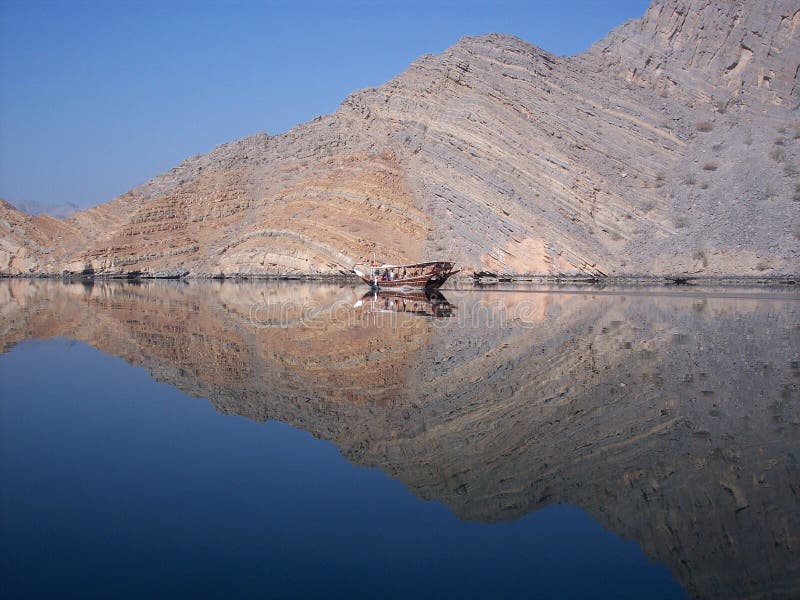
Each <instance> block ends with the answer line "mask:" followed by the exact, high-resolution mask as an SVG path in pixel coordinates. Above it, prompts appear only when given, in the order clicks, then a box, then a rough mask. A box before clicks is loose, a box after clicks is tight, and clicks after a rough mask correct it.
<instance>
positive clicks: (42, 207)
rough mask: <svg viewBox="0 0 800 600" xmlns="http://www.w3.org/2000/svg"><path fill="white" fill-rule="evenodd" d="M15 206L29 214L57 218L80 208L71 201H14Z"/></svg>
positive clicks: (68, 215) (65, 216)
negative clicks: (47, 202)
mask: <svg viewBox="0 0 800 600" xmlns="http://www.w3.org/2000/svg"><path fill="white" fill-rule="evenodd" d="M13 204H14V206H15V207H16V208H18V209H19V210H21V211H22V212H26V213H28V214H29V215H49V216H51V217H55V218H57V219H66V218H67V217H71V216H72V215H74V214H75V213H76V212H78V211H79V210H81V207H80V206H78V205H77V204H73V203H72V202H65V203H64V204H55V205H49V204H42V203H40V202H14V203H13Z"/></svg>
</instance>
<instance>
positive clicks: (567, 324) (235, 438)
mask: <svg viewBox="0 0 800 600" xmlns="http://www.w3.org/2000/svg"><path fill="white" fill-rule="evenodd" d="M363 294H364V289H363V288H356V287H351V286H344V287H340V286H330V285H305V284H293V285H289V284H283V285H281V284H267V283H261V284H230V283H224V284H215V283H191V284H171V283H160V284H156V283H153V284H142V285H131V284H123V283H119V284H118V283H98V284H95V285H93V286H83V285H79V284H75V285H63V284H61V283H57V282H49V281H2V282H0V343H2V350H3V352H4V353H3V354H2V355H0V428H1V430H0V434H1V436H0V469H2V486H1V487H0V494H2V505H1V507H0V510H1V511H2V512H0V527H1V530H0V533H1V534H2V544H0V560H1V561H2V562H1V563H0V569H1V573H0V575H1V577H0V579H1V584H2V587H0V590H2V593H3V595H4V597H53V596H105V597H109V596H118V595H125V596H131V597H142V596H149V595H154V594H155V595H160V596H174V595H183V596H190V595H191V596H222V595H237V596H254V595H259V596H267V597H269V596H275V597H325V598H329V597H344V598H351V597H406V596H415V597H431V598H443V597H458V598H463V597H524V598H588V597H592V598H604V597H605V598H683V597H702V598H744V597H797V596H798V595H800V499H799V498H798V493H800V486H798V483H797V482H798V481H800V468H799V466H798V457H799V456H800V454H799V451H800V401H799V400H800V399H799V396H798V385H799V384H800V298H798V295H797V294H796V293H786V292H760V291H753V290H750V291H747V290H728V291H724V292H720V291H714V292H712V293H708V292H703V291H702V290H697V291H693V292H692V293H690V294H684V295H676V294H674V293H669V290H667V289H659V290H653V291H651V292H648V291H638V292H634V291H630V290H628V291H603V290H597V289H584V290H571V291H570V290H567V291H563V290H562V291H547V290H542V289H535V290H534V289H532V288H531V289H519V290H511V289H507V288H503V289H498V290H491V291H483V292H479V291H445V292H444V297H441V298H434V299H432V300H429V299H426V298H416V299H415V298H398V297H391V296H389V297H379V298H372V297H369V296H367V297H363Z"/></svg>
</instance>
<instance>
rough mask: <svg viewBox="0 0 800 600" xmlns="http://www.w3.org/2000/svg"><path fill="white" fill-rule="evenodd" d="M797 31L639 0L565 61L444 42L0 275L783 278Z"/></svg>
mask: <svg viewBox="0 0 800 600" xmlns="http://www.w3.org/2000/svg"><path fill="white" fill-rule="evenodd" d="M799 27H800V6H798V4H797V1H796V0H793V1H791V0H757V1H754V2H753V1H748V2H744V1H735V2H709V1H706V0H656V1H655V2H654V3H653V4H652V6H651V7H650V9H649V10H648V11H647V13H646V14H645V15H644V16H643V17H642V18H641V19H637V20H634V21H631V22H629V23H627V24H625V25H623V26H622V27H620V28H618V29H617V30H615V31H614V32H612V33H611V34H610V35H609V36H608V37H607V38H606V39H605V40H603V41H601V42H598V43H597V44H595V45H594V46H593V47H592V48H591V49H590V50H589V51H587V52H586V53H585V54H582V55H579V56H575V57H569V58H563V57H557V56H553V55H551V54H549V53H547V52H544V51H542V50H540V49H538V48H535V47H533V46H531V45H529V44H527V43H525V42H524V41H522V40H519V39H517V38H514V37H511V36H504V35H497V34H492V35H486V36H480V37H476V38H465V39H463V40H462V41H460V42H459V43H458V44H456V45H455V46H454V47H452V48H450V49H449V50H447V51H446V52H444V53H442V54H440V55H436V56H424V57H422V58H420V59H419V60H417V61H415V62H414V63H413V64H412V65H411V66H410V67H409V68H408V69H407V70H406V71H405V72H404V73H402V74H401V75H399V76H398V77H397V78H395V79H393V80H391V81H389V82H388V83H386V84H385V85H383V86H380V87H379V88H376V89H368V90H362V91H359V92H355V93H354V94H352V95H351V96H350V97H349V98H347V100H345V102H344V103H343V104H342V106H341V107H340V109H339V110H338V111H337V112H336V113H334V114H332V115H330V116H325V117H320V118H318V119H315V120H314V121H312V122H309V123H307V124H304V125H301V126H299V127H297V128H295V129H293V130H292V131H290V132H288V133H286V134H283V135H278V136H267V135H263V134H259V135H255V136H252V137H249V138H245V139H243V140H239V141H237V142H232V143H230V144H225V145H223V146H221V147H219V148H217V149H215V150H214V151H212V152H210V153H209V154H206V155H203V156H197V157H193V158H190V159H188V160H186V161H184V162H183V163H181V164H180V165H178V166H177V167H176V168H175V169H173V170H172V171H170V172H168V173H165V174H163V175H160V176H158V177H156V178H155V179H153V180H152V181H150V182H148V183H147V184H145V185H143V186H141V187H139V188H136V189H134V190H132V191H131V192H129V193H128V194H126V195H125V196H122V197H120V198H117V199H115V200H114V201H112V202H111V203H109V204H107V205H103V206H101V207H95V208H93V209H90V210H89V211H84V212H82V213H78V214H76V215H74V216H72V217H71V218H69V219H67V220H65V221H64V223H65V225H66V226H67V227H69V228H72V229H75V230H77V231H79V232H80V235H78V236H77V237H75V238H74V239H73V240H72V241H71V243H69V244H60V245H54V246H53V247H52V248H51V247H47V246H44V247H42V249H41V252H40V251H38V250H35V249H33V248H30V249H29V250H27V251H26V252H28V254H27V255H26V256H28V260H27V262H25V263H24V264H23V263H21V262H20V261H17V262H15V263H14V264H12V263H11V262H9V261H5V260H3V261H2V264H0V269H1V270H2V272H3V273H24V272H58V271H60V270H62V269H67V270H70V271H80V270H82V269H84V268H85V267H86V265H90V266H91V268H93V269H94V270H95V271H96V272H98V273H108V274H122V273H126V272H131V271H140V272H142V273H143V274H145V275H148V274H149V275H159V274H160V275H176V274H186V273H188V274H189V275H199V276H203V275H205V276H210V275H218V274H225V275H234V274H245V275H259V274H265V275H266V274H289V273H305V274H315V273H337V272H347V271H349V269H350V268H351V267H352V265H353V264H354V263H356V262H360V261H366V260H370V259H372V257H373V256H377V257H379V258H381V259H385V260H391V261H397V262H402V261H407V260H408V261H411V260H417V259H422V258H433V257H447V258H449V259H452V260H456V261H457V262H458V263H459V264H460V265H461V266H462V267H463V268H464V269H465V271H470V270H475V271H478V270H489V271H497V272H507V273H518V274H520V273H537V274H557V273H593V274H609V275H612V274H616V275H618V274H655V275H662V274H687V273H705V274H739V275H742V274H772V275H777V274H795V273H796V272H797V265H798V263H799V262H800V257H798V245H799V244H798V239H800V217H798V214H800V211H798V210H797V201H798V198H800V175H799V173H800V159H799V158H798V148H800V115H799V114H798V105H800V91H799V90H798V68H800V58H799V57H800V41H799V40H800V30H798V28H799ZM4 210H5V209H4ZM15 218H18V217H15ZM4 235H5V234H4ZM4 243H5V245H6V246H7V247H9V248H10V249H11V250H9V254H15V253H16V252H17V250H15V248H19V247H20V245H21V242H20V240H19V238H17V237H13V236H6V237H5V238H4ZM0 258H2V257H0Z"/></svg>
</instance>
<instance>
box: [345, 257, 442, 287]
mask: <svg viewBox="0 0 800 600" xmlns="http://www.w3.org/2000/svg"><path fill="white" fill-rule="evenodd" d="M401 268H402V269H403V271H409V270H415V271H417V272H418V271H424V272H422V273H418V274H417V275H411V276H406V277H402V276H400V277H396V278H394V279H391V278H388V279H387V278H383V277H377V276H375V275H374V274H368V273H363V272H361V271H359V270H358V269H354V270H353V271H354V272H355V274H356V275H358V277H359V278H360V279H361V281H363V282H364V283H366V284H367V285H368V286H370V288H372V289H373V290H398V291H400V290H436V289H438V288H440V287H441V286H442V285H444V283H445V281H447V280H448V279H449V278H450V277H452V276H453V275H455V274H456V273H458V271H453V270H452V268H453V263H451V262H434V263H420V264H418V265H400V266H399V267H396V269H397V271H398V272H400V269H401ZM373 271H374V269H373Z"/></svg>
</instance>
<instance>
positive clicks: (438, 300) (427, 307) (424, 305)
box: [356, 290, 456, 319]
mask: <svg viewBox="0 0 800 600" xmlns="http://www.w3.org/2000/svg"><path fill="white" fill-rule="evenodd" d="M356 308H360V309H361V310H363V311H365V312H368V313H382V312H389V313H406V314H410V315H416V316H419V317H428V318H434V319H443V318H448V317H452V316H453V312H454V311H455V309H456V307H455V305H453V304H451V303H450V302H449V301H448V300H447V298H445V297H444V294H442V293H441V292H439V291H438V290H420V291H410V292H397V291H386V290H372V291H369V292H367V293H366V294H364V296H363V297H362V298H361V300H359V301H358V302H357V303H356Z"/></svg>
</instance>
